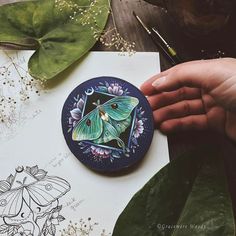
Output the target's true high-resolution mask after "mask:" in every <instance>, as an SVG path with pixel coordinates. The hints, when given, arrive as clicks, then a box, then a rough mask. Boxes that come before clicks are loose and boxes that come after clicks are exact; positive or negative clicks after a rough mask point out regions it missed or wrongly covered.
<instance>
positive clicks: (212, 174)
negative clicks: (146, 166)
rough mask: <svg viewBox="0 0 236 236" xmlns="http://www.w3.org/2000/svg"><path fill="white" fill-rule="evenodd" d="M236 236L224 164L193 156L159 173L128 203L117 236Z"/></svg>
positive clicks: (206, 155)
mask: <svg viewBox="0 0 236 236" xmlns="http://www.w3.org/2000/svg"><path fill="white" fill-rule="evenodd" d="M159 235H164V236H169V235H172V236H190V235H191V236H195V235H196V236H199V235H204V236H205V235H209V236H234V235H235V226H234V216H233V210H232V203H231V199H230V196H229V193H228V189H227V184H226V177H225V173H224V167H223V163H222V160H221V158H219V157H218V155H217V153H216V152H214V151H209V148H206V149H205V150H203V151H198V152H195V153H191V154H188V155H186V156H183V157H181V158H178V159H177V160H175V161H173V162H171V163H170V164H168V165H167V166H166V167H164V168H163V169H162V170H161V171H160V172H159V173H157V174H156V175H155V176H154V177H153V178H152V179H151V180H150V181H149V182H148V183H147V184H146V185H145V186H144V188H143V189H141V190H140V191H139V192H138V193H137V194H136V195H135V196H134V197H133V198H132V200H131V201H130V202H129V204H128V206H127V207H126V208H125V210H124V211H123V213H122V214H121V215H120V217H119V219H118V221H117V223H116V226H115V229H114V232H113V236H159Z"/></svg>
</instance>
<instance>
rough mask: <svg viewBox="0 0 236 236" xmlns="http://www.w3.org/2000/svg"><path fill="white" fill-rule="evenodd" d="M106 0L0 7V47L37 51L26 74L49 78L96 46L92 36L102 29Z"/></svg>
mask: <svg viewBox="0 0 236 236" xmlns="http://www.w3.org/2000/svg"><path fill="white" fill-rule="evenodd" d="M109 1H110V0H96V1H94V5H93V6H91V5H90V3H91V2H93V1H91V0H36V1H27V2H18V3H13V4H8V5H4V6H1V7H0V29H1V30H0V45H9V44H12V45H17V46H21V47H23V48H24V49H32V48H33V49H36V51H35V53H34V54H33V56H32V57H31V58H30V60H29V72H30V74H31V75H32V76H33V77H35V78H39V79H42V80H47V79H51V78H53V77H54V76H56V75H57V74H59V73H60V72H62V71H63V70H65V69H66V68H67V67H69V66H70V65H71V64H72V63H74V62H75V61H77V60H78V59H79V58H81V57H82V56H83V55H84V54H85V53H86V52H88V51H89V50H90V49H91V48H92V46H93V45H94V44H95V43H96V39H95V37H94V33H96V34H97V36H99V35H100V33H101V32H102V30H103V29H104V27H105V24H106V21H107V18H108V14H109V13H108V9H109ZM88 6H90V7H88ZM85 10H86V11H85ZM88 22H89V23H88ZM84 23H87V24H84Z"/></svg>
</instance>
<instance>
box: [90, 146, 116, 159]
mask: <svg viewBox="0 0 236 236" xmlns="http://www.w3.org/2000/svg"><path fill="white" fill-rule="evenodd" d="M91 152H92V154H93V155H94V156H95V157H102V158H104V159H105V158H109V157H110V155H111V150H108V149H104V148H100V147H95V146H91Z"/></svg>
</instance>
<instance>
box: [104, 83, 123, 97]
mask: <svg viewBox="0 0 236 236" xmlns="http://www.w3.org/2000/svg"><path fill="white" fill-rule="evenodd" d="M107 90H108V92H109V93H110V94H114V95H118V96H121V95H122V94H123V93H124V91H123V89H122V87H121V86H120V85H119V84H118V83H112V84H110V85H109V87H108V88H107Z"/></svg>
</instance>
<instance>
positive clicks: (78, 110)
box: [69, 98, 84, 127]
mask: <svg viewBox="0 0 236 236" xmlns="http://www.w3.org/2000/svg"><path fill="white" fill-rule="evenodd" d="M83 107H84V100H83V99H82V98H80V99H79V101H78V102H76V103H74V109H73V110H72V111H70V114H71V117H70V118H69V124H70V125H72V126H73V127H74V126H75V125H76V124H77V122H78V121H79V120H80V119H81V118H82V110H83Z"/></svg>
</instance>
